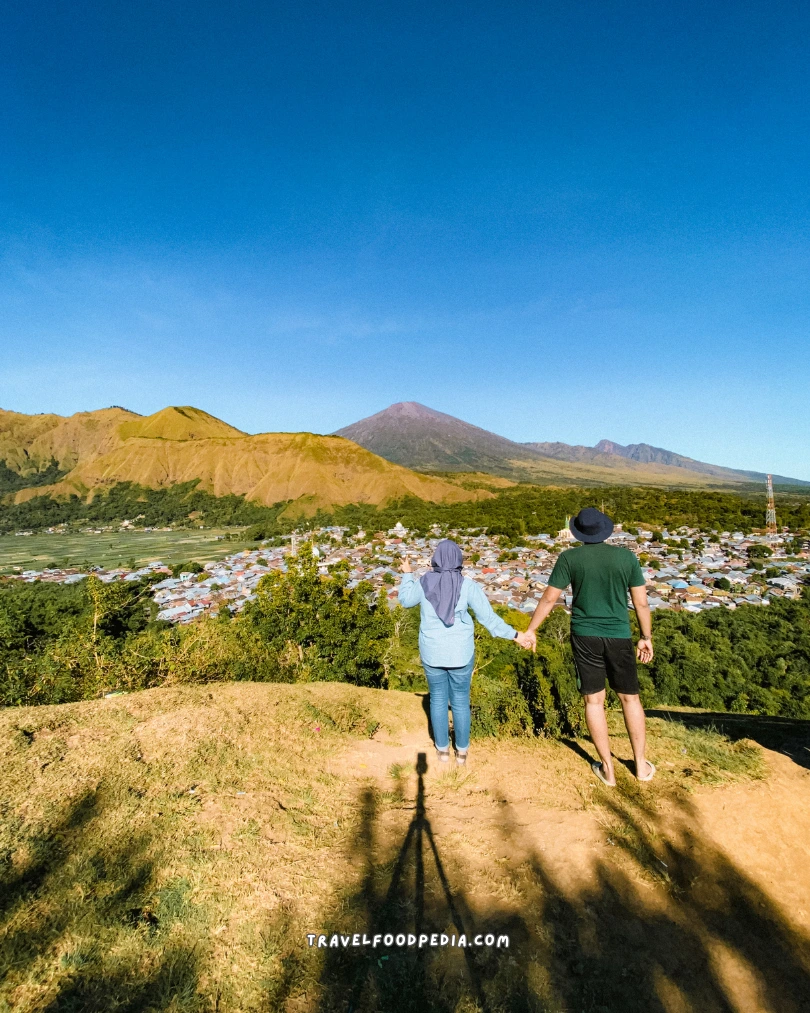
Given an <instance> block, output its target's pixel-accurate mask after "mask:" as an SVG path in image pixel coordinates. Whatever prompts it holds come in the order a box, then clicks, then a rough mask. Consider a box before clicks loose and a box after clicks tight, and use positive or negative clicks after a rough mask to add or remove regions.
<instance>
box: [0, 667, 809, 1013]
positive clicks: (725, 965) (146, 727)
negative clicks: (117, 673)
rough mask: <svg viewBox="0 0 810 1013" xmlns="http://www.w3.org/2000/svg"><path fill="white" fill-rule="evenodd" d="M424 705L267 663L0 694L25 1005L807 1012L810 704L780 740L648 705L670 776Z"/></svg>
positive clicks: (4, 998)
mask: <svg viewBox="0 0 810 1013" xmlns="http://www.w3.org/2000/svg"><path fill="white" fill-rule="evenodd" d="M424 704H425V701H424V700H423V698H422V697H421V696H419V695H416V694H406V693H393V692H384V691H374V690H362V689H357V688H354V687H349V686H345V685H341V684H310V685H303V686H302V685H297V686H282V685H267V684H246V683H242V684H218V685H210V686H203V687H199V686H198V687H182V688H176V689H159V690H149V691H146V692H143V693H137V694H132V695H129V696H120V697H117V698H113V699H110V700H101V701H94V702H87V703H80V704H70V705H66V706H62V707H40V708H21V709H8V710H6V711H5V712H2V714H0V743H2V744H1V745H0V763H2V765H3V769H4V772H7V776H6V778H5V779H4V783H3V786H2V788H1V789H0V792H1V793H2V796H1V797H0V805H2V812H3V822H2V837H0V858H2V860H3V861H2V866H1V867H0V868H1V871H2V877H3V878H2V892H0V1010H4V1011H5V1010H6V1009H14V1010H30V1011H34V1010H74V1009H75V1010H78V1009H95V1008H123V1009H131V1010H136V1009H138V1010H164V1009H172V1010H173V1011H191V1010H194V1011H198V1010H199V1011H202V1010H206V1011H208V1010H217V1011H223V1010H234V1011H237V1010H239V1011H243V1010H257V1011H258V1010H286V1011H290V1013H292V1011H302V1013H303V1011H313V1013H314V1011H319V1013H326V1011H333V1010H334V1011H343V1013H348V1011H349V1010H351V1011H352V1013H360V1011H369V1013H371V1011H372V1010H374V1011H382V1010H386V1011H392V1013H400V1011H411V1010H413V1011H417V1010H419V1011H425V1010H437V1011H438V1010H441V1011H450V1010H452V1011H458V1013H472V1011H476V1010H479V1011H500V1010H503V1011H506V1010H510V1011H512V1010H527V1011H528V1010H536V1011H541V1010H542V1011H559V1013H563V1011H565V1013H573V1011H589V1013H590V1011H594V1013H604V1011H609V1013H613V1011H616V1013H619V1011H636V1010H638V1011H642V1010H643V1011H645V1013H646V1011H650V1010H652V1011H666V1013H681V1011H695V1013H697V1011H700V1013H707V1011H714V1010H717V1011H724V1013H727V1011H730V1010H736V1011H741V1013H743V1011H744V1013H748V1011H760V1010H762V1011H774V1013H782V1011H790V1013H793V1011H795V1013H800V1011H802V1010H806V1009H807V1008H809V1007H810V867H809V866H808V861H807V858H808V846H807V841H808V840H810V806H808V805H807V797H808V788H810V759H809V758H810V751H808V745H810V735H808V729H807V723H801V722H793V723H790V722H783V723H782V732H780V734H779V735H777V736H776V738H775V739H774V737H773V729H771V737H770V738H767V741H768V743H769V744H770V746H771V747H772V748H767V749H765V748H762V747H760V746H757V745H754V744H753V743H751V742H749V741H748V740H746V739H742V738H741V739H739V740H738V741H730V740H728V739H724V738H722V737H720V736H718V735H717V734H716V733H713V732H711V731H707V730H701V729H700V728H687V727H686V726H685V725H684V724H682V723H680V722H673V721H671V720H669V719H668V718H667V717H664V716H662V717H658V718H652V719H651V721H650V750H649V752H650V756H651V758H652V759H653V760H654V761H655V762H656V763H657V764H658V769H659V776H658V777H657V778H656V779H655V780H654V781H653V782H652V783H651V784H649V785H641V784H639V783H638V782H637V781H635V779H634V778H633V777H632V775H631V774H630V772H629V769H628V768H629V767H630V764H629V763H627V762H625V763H620V764H619V785H618V787H617V789H615V790H613V791H610V790H609V789H606V788H605V787H603V786H602V785H601V784H599V783H598V782H596V781H594V780H593V778H592V775H591V774H590V770H589V767H588V764H587V762H586V757H587V756H588V750H589V749H590V748H591V747H590V745H589V743H587V742H574V741H570V742H564V741H555V740H550V739H533V740H518V739H512V740H499V741H494V740H485V741H483V742H480V741H479V742H474V743H473V748H472V751H471V759H470V763H469V765H468V766H467V767H466V768H457V767H456V766H455V765H454V764H451V766H450V768H449V769H445V767H444V765H441V766H440V765H439V763H438V761H437V760H436V759H435V754H434V752H433V750H432V747H431V745H430V739H429V736H428V730H427V717H426V710H425V705H424ZM752 727H753V728H754V734H756V725H753V726H752ZM614 732H615V733H616V734H615V737H614V746H615V750H616V753H617V755H618V756H619V758H620V760H622V761H629V759H630V751H629V744H628V742H627V739H626V738H624V737H623V736H622V735H621V734H620V726H619V725H618V724H616V725H615V727H614ZM781 739H783V740H784V743H785V749H784V751H783V750H782V747H781V745H780V741H781ZM387 934H390V935H391V936H393V937H394V938H393V941H392V942H391V944H390V945H386V943H385V937H386V935H387ZM398 934H402V935H404V936H405V945H404V946H400V945H398V944H397V942H396V937H397V935H398ZM408 934H412V935H414V936H416V938H417V940H418V939H419V937H420V936H424V937H425V939H426V942H424V943H423V945H422V946H421V947H420V946H419V945H418V943H417V945H413V946H408V945H407V937H408ZM319 935H323V936H325V937H326V941H327V943H328V942H329V941H331V940H332V939H333V937H337V946H331V947H330V946H328V945H327V946H326V947H321V948H319V947H318V946H317V940H318V936H319ZM364 935H365V936H366V938H368V940H369V945H367V946H364V945H363V936H364ZM355 936H356V937H357V940H356V941H357V942H358V943H359V945H356V946H355V945H353V943H354V942H355V939H354V937H355ZM376 936H380V939H379V940H378V941H377V945H376V946H375V945H374V939H375V937H376ZM462 936H463V937H464V940H465V942H466V943H467V945H466V946H461V945H459V943H460V941H461V937H462ZM490 936H491V937H492V940H493V944H492V945H491V946H488V945H487V944H486V940H487V939H488V938H489V937H490ZM504 936H508V939H509V945H508V947H507V946H506V945H504V944H503V943H502V944H501V945H500V946H498V945H497V940H498V939H499V938H502V937H504ZM308 937H309V938H308ZM443 937H446V938H447V943H446V944H445V945H441V943H442V938H443ZM476 939H479V940H480V941H479V942H478V943H476ZM310 940H311V941H314V943H315V945H312V946H310V945H309V942H310ZM344 942H345V945H344ZM4 1003H5V1005H3V1004H4ZM105 1004H106V1005H105Z"/></svg>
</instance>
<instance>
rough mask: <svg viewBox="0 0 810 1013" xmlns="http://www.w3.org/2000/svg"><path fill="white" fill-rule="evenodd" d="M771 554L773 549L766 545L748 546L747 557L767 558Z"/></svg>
mask: <svg viewBox="0 0 810 1013" xmlns="http://www.w3.org/2000/svg"><path fill="white" fill-rule="evenodd" d="M772 555H773V549H771V548H769V547H768V546H767V545H751V546H749V548H748V558H749V559H767V558H768V557H769V556H772Z"/></svg>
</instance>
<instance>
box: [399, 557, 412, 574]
mask: <svg viewBox="0 0 810 1013" xmlns="http://www.w3.org/2000/svg"><path fill="white" fill-rule="evenodd" d="M399 569H400V572H401V573H410V572H411V563H410V560H409V559H408V557H407V556H403V557H402V561H401V562H400V564H399Z"/></svg>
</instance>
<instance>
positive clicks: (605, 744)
mask: <svg viewBox="0 0 810 1013" xmlns="http://www.w3.org/2000/svg"><path fill="white" fill-rule="evenodd" d="M583 699H584V701H585V723H586V724H587V726H588V731H589V732H590V736H591V742H593V744H594V746H596V751H597V753H599V759H600V760H601V761H602V773H603V774H604V775H605V779H606V780H607V782H608V784H615V783H616V775H615V773H614V771H613V757H612V756H611V755H610V736H609V735H608V726H607V718H606V717H605V691H604V690H601V691H600V692H599V693H586V694H585V696H584V697H583Z"/></svg>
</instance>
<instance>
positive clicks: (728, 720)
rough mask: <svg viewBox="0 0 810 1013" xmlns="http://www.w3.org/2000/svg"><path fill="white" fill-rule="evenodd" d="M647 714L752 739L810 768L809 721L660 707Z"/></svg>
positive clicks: (731, 735) (693, 726)
mask: <svg viewBox="0 0 810 1013" xmlns="http://www.w3.org/2000/svg"><path fill="white" fill-rule="evenodd" d="M647 716H648V717H651V718H663V719H664V720H665V721H679V722H680V723H681V724H683V725H685V726H686V727H687V728H716V729H717V730H718V731H720V732H723V734H724V735H728V737H729V738H730V739H752V740H753V741H754V742H758V743H759V744H760V745H761V746H764V747H765V748H766V749H772V750H774V751H775V752H777V753H783V754H784V755H785V756H789V757H790V758H791V760H793V761H794V763H798V764H799V766H801V767H806V768H808V769H810V721H802V720H801V719H799V718H780V717H768V716H766V715H760V714H726V713H720V712H718V713H714V712H712V711H702V712H700V713H692V712H689V711H680V710H668V709H667V708H660V707H659V708H657V709H654V710H648V711H647Z"/></svg>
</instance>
